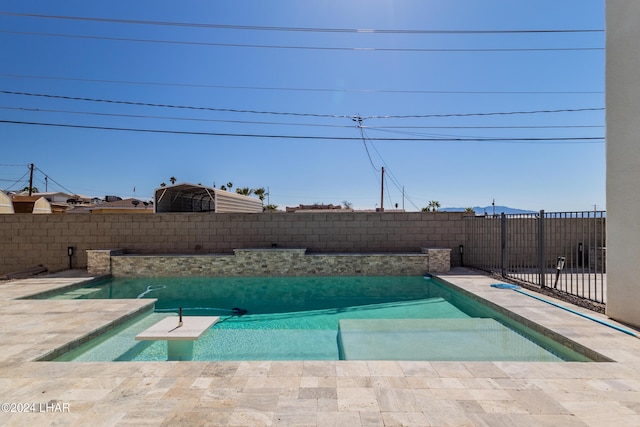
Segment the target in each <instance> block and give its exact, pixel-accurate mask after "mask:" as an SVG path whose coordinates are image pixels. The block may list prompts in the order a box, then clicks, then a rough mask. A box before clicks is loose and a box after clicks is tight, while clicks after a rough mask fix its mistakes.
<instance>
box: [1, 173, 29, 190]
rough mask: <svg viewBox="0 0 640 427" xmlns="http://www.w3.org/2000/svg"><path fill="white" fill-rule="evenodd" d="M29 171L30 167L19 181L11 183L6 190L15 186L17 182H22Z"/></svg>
mask: <svg viewBox="0 0 640 427" xmlns="http://www.w3.org/2000/svg"><path fill="white" fill-rule="evenodd" d="M29 172H30V171H29V169H27V171H26V172H25V173H24V175H22V176H21V177H20V178H18V180H17V181H15V182H14V183H13V184H11V185H10V186H8V187H7V188H6V190H11V187H13V186H14V185H16V184H19V183H20V181H22V180H23V179H24V178H25V177H26V176H27V175H28V174H29Z"/></svg>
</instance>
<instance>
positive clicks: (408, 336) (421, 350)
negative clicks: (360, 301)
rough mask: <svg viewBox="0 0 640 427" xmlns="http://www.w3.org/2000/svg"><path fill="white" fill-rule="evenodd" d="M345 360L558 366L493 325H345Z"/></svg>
mask: <svg viewBox="0 0 640 427" xmlns="http://www.w3.org/2000/svg"><path fill="white" fill-rule="evenodd" d="M338 345H339V347H340V358H341V359H343V360H433V361H435V360H449V361H452V360H453V361H484V360H491V361H502V360H505V361H506V360H529V359H530V360H537V361H558V360H560V359H559V358H557V357H556V356H554V355H553V354H551V353H548V352H547V351H545V350H544V349H543V348H541V347H539V346H538V345H536V344H534V343H533V342H531V341H529V340H527V339H526V338H524V337H522V336H521V335H518V334H515V333H514V332H513V331H511V330H510V329H508V328H507V327H506V326H504V325H502V324H501V323H499V322H497V321H495V320H493V319H473V318H469V319H366V320H365V319H343V320H340V328H339V332H338Z"/></svg>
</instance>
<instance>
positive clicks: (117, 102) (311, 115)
mask: <svg viewBox="0 0 640 427" xmlns="http://www.w3.org/2000/svg"><path fill="white" fill-rule="evenodd" d="M0 93H4V94H8V95H20V96H35V97H44V98H54V99H66V100H72V101H87V102H103V103H109V104H124V105H139V106H145V107H162V108H178V109H187V110H203V111H217V112H226V113H248V114H273V115H286V116H298V117H318V118H332V119H354V118H355V116H348V115H339V114H317V113H294V112H282V111H258V110H243V109H231V108H213V107H195V106H189V105H173V104H157V103H148V102H137V101H120V100H113V99H100V98H86V97H74V96H66V95H51V94H44V93H32V92H16V91H9V90H0ZM582 111H604V108H574V109H557V110H532V111H507V112H488V113H447V114H413V115H386V116H367V117H359V118H360V119H361V120H368V119H413V118H432V117H471V116H495V115H516V114H542V113H567V112H582Z"/></svg>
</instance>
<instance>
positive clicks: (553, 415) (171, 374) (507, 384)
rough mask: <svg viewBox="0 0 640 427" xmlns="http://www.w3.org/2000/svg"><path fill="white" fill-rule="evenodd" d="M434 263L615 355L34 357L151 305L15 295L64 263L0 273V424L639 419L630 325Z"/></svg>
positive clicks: (639, 382) (585, 422)
mask: <svg viewBox="0 0 640 427" xmlns="http://www.w3.org/2000/svg"><path fill="white" fill-rule="evenodd" d="M441 276H442V278H443V279H445V280H446V281H448V282H450V283H452V284H454V285H455V286H458V287H460V288H462V289H465V290H466V291H468V292H471V293H473V294H475V295H478V296H480V297H482V298H484V299H487V300H489V301H491V302H493V303H495V304H498V305H500V306H502V307H505V308H507V309H509V310H511V311H513V312H515V313H517V314H518V315H520V316H523V317H525V318H527V319H529V320H530V321H532V322H535V323H538V324H541V325H543V326H545V327H547V328H549V329H551V330H553V331H555V332H557V333H560V334H562V335H563V336H565V337H567V338H568V339H569V340H571V341H574V342H576V343H580V344H582V345H585V346H587V347H589V348H591V349H592V350H594V351H595V352H597V353H599V354H601V355H603V356H604V357H607V358H609V359H612V360H615V362H604V363H577V362H572V363H566V362H565V363H540V362H403V361H293V362H269V361H257V362H109V363H105V362H92V363H84V362H42V361H41V362H37V361H35V360H36V359H39V358H43V357H45V358H46V357H47V355H49V356H51V355H52V354H54V353H55V352H56V351H59V350H60V349H63V348H65V346H67V345H68V344H69V343H70V342H73V341H74V340H76V339H79V338H80V337H88V336H92V335H95V334H96V333H97V331H100V330H102V329H104V328H107V327H109V325H110V324H111V323H112V322H114V321H116V320H117V319H119V318H120V317H122V316H131V315H134V314H135V313H137V312H139V311H141V310H146V309H148V304H149V303H150V300H16V298H20V297H22V296H26V295H30V294H33V293H36V292H40V291H46V290H49V289H54V288H58V287H64V286H69V285H70V284H73V283H77V282H78V281H81V280H86V279H87V278H88V276H87V275H86V272H80V271H71V272H67V273H66V274H58V275H55V276H46V277H38V278H31V279H23V280H14V281H9V282H0V325H1V326H0V397H1V398H0V404H1V407H2V411H0V425H11V426H32V425H38V426H41V425H56V426H85V425H91V426H94V427H98V426H114V425H123V426H157V425H167V426H169V425H180V426H183V425H184V426H192V425H193V426H341V427H342V426H349V427H352V426H450V425H464V426H491V427H494V426H514V425H517V426H559V425H562V426H598V427H602V426H616V427H622V426H637V425H640V339H639V338H636V337H633V336H630V335H627V334H625V333H623V332H620V331H618V330H616V329H613V328H610V327H607V326H605V325H602V324H599V323H597V322H594V321H593V320H589V319H585V318H583V317H580V316H578V315H576V314H574V313H570V312H568V311H565V310H562V309H559V308H557V307H553V306H551V305H549V304H546V303H544V302H541V301H538V300H536V299H534V298H530V297H527V296H525V295H522V294H519V293H517V292H515V291H513V290H506V289H495V288H491V287H490V286H489V285H490V284H492V283H496V282H497V281H496V280H495V279H492V278H490V277H487V276H483V275H480V274H477V273H474V272H471V271H469V270H466V269H454V270H452V271H451V272H450V273H448V274H444V275H441ZM545 298H546V297H545ZM546 299H550V298H546ZM556 302H558V303H559V304H562V305H563V306H566V307H571V306H570V305H569V304H567V303H563V302H559V301H556ZM571 308H573V309H574V310H576V311H579V312H583V313H587V314H588V315H590V316H592V317H596V318H599V319H603V320H605V321H607V322H610V323H613V324H615V325H617V326H619V327H625V326H624V325H619V324H617V323H615V322H612V321H610V320H609V319H607V318H606V316H603V315H598V314H596V313H593V312H589V311H587V310H584V309H581V308H578V307H571ZM625 328H626V327H625ZM7 403H8V404H9V405H7ZM11 404H15V405H11ZM24 404H29V405H28V406H26V407H25V405H24ZM31 404H33V405H31ZM25 408H26V409H25ZM7 409H8V410H9V411H10V410H12V409H13V410H22V411H23V412H13V413H12V412H7ZM26 410H29V411H35V413H26V412H25V411H26Z"/></svg>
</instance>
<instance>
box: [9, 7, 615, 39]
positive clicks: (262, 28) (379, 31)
mask: <svg viewBox="0 0 640 427" xmlns="http://www.w3.org/2000/svg"><path fill="white" fill-rule="evenodd" d="M0 15H6V16H19V17H29V18H44V19H63V20H73V21H91V22H108V23H117V24H136V25H159V26H172V27H194V28H212V29H224V30H251V31H293V32H312V33H357V34H548V33H604V30H603V29H534V30H419V29H373V28H319V27H278V26H261V25H231V24H207V23H194V22H171V21H148V20H139V19H112V18H96V17H84V16H64V15H43V14H35V13H12V12H0Z"/></svg>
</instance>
